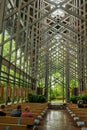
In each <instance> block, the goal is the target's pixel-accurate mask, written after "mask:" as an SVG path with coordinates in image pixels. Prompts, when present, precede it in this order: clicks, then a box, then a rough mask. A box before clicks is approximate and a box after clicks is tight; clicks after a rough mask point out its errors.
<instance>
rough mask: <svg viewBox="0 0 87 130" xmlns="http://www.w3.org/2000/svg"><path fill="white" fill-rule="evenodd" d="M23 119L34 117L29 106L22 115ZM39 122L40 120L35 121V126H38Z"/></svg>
mask: <svg viewBox="0 0 87 130" xmlns="http://www.w3.org/2000/svg"><path fill="white" fill-rule="evenodd" d="M21 117H31V118H32V117H33V115H32V113H31V111H30V108H29V106H27V107H25V111H24V112H23V113H22V114H21ZM39 122H40V121H39V120H38V119H35V120H34V125H38V124H39Z"/></svg>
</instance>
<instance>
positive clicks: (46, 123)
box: [38, 110, 81, 130]
mask: <svg viewBox="0 0 87 130" xmlns="http://www.w3.org/2000/svg"><path fill="white" fill-rule="evenodd" d="M38 130H81V129H80V128H78V127H75V126H74V125H73V123H72V121H71V119H69V115H68V114H67V112H66V110H48V112H47V115H46V117H45V118H44V119H43V120H42V121H41V125H40V126H39V128H38Z"/></svg>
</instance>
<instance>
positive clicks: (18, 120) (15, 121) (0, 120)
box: [0, 116, 34, 125]
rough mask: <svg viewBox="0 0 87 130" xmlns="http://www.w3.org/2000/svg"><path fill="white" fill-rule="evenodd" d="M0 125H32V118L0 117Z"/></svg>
mask: <svg viewBox="0 0 87 130" xmlns="http://www.w3.org/2000/svg"><path fill="white" fill-rule="evenodd" d="M0 123H8V124H23V125H33V124H34V118H29V117H26V118H21V117H10V116H3V117H2V116H0Z"/></svg>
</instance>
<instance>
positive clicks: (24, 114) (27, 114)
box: [21, 106, 33, 117]
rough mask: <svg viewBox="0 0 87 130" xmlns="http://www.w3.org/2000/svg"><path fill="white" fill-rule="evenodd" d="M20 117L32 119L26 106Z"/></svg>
mask: <svg viewBox="0 0 87 130" xmlns="http://www.w3.org/2000/svg"><path fill="white" fill-rule="evenodd" d="M21 117H33V115H32V113H31V112H30V108H29V107H28V106H27V107H25V111H24V112H23V113H22V114H21Z"/></svg>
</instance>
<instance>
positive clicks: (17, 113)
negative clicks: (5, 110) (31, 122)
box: [11, 105, 22, 117]
mask: <svg viewBox="0 0 87 130" xmlns="http://www.w3.org/2000/svg"><path fill="white" fill-rule="evenodd" d="M21 113H22V112H21V105H18V106H17V108H16V109H13V110H12V112H11V116H13V117H20V116H21Z"/></svg>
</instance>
